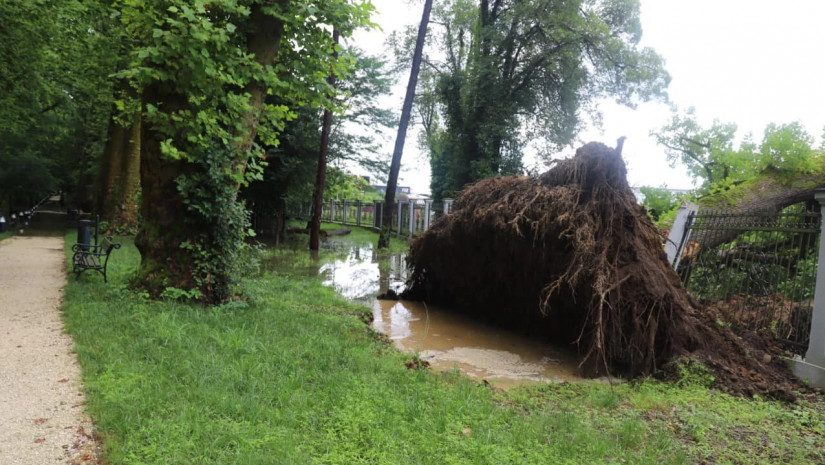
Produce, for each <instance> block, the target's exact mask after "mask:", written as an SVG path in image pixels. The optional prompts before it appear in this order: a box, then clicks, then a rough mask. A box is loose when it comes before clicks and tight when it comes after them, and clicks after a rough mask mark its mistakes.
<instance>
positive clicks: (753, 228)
mask: <svg viewBox="0 0 825 465" xmlns="http://www.w3.org/2000/svg"><path fill="white" fill-rule="evenodd" d="M820 223H821V217H820V213H819V212H818V211H815V210H813V209H811V208H806V206H805V205H804V204H798V205H794V206H792V207H789V208H786V209H784V210H783V211H781V212H779V213H776V212H748V213H735V212H728V211H700V212H697V213H692V214H690V215H689V216H688V219H687V223H686V227H685V232H684V234H683V235H682V239H681V241H679V243H678V250H677V252H676V255H675V260H674V262H675V263H676V269H677V272H678V273H679V275H680V277H681V278H682V282H683V283H684V285H685V288H686V289H687V290H688V292H690V293H691V295H693V296H694V297H695V298H697V299H699V300H700V301H701V302H702V303H704V304H706V305H708V306H711V307H713V308H715V309H716V310H717V311H718V313H719V315H720V318H721V319H722V320H723V322H724V323H727V324H730V325H732V326H736V327H743V328H747V329H752V330H769V331H771V332H772V333H773V334H774V337H775V338H776V339H777V340H778V341H779V342H781V343H782V344H783V345H784V346H785V347H786V348H788V349H789V350H791V351H793V352H794V353H797V354H804V353H805V350H806V349H807V347H808V339H809V335H810V327H811V315H812V312H813V297H814V289H815V286H816V272H817V261H818V248H819V234H820Z"/></svg>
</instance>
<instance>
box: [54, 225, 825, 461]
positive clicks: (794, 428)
mask: <svg viewBox="0 0 825 465" xmlns="http://www.w3.org/2000/svg"><path fill="white" fill-rule="evenodd" d="M353 229H355V228H353ZM359 234H360V233H359ZM375 237H376V235H375V234H372V233H368V234H367V235H366V236H365V240H373V239H374V238H375ZM73 239H74V237H73V235H72V234H68V235H67V236H66V243H67V247H70V246H71V243H72V242H73ZM120 240H121V241H122V242H123V243H124V246H123V248H121V249H120V250H116V251H114V253H113V255H112V258H111V261H110V263H109V266H110V280H109V281H110V282H109V284H108V285H106V284H103V280H102V278H101V277H100V276H98V275H96V274H92V273H86V274H85V275H84V276H83V277H82V278H81V280H80V282H77V283H75V282H74V281H73V280H70V282H69V284H68V286H67V288H66V293H65V303H64V306H63V311H64V316H65V321H66V323H67V328H68V331H69V332H70V333H71V334H72V336H73V337H74V340H75V342H76V347H75V350H76V352H77V354H78V357H79V359H80V363H81V365H82V367H83V373H84V381H85V384H86V391H87V396H88V399H87V407H88V410H89V412H90V413H91V415H92V417H93V419H94V421H95V423H96V425H97V429H98V432H99V433H100V435H101V436H102V437H103V438H104V442H105V450H106V462H105V463H107V464H112V465H115V464H217V463H220V464H227V463H237V464H259V463H260V464H279V463H296V464H306V463H319V464H358V463H363V464H404V465H409V464H419V463H421V464H476V463H478V464H509V463H512V464H533V463H535V464H591V463H615V464H624V463H638V464H657V465H662V464H689V463H742V464H776V463H799V464H803V463H804V464H814V463H825V451H824V449H825V437H824V436H823V435H825V418H823V401H822V400H821V399H820V400H806V401H801V402H800V403H798V404H791V405H788V404H782V403H777V402H769V401H762V400H745V399H740V398H734V397H730V396H728V395H725V394H721V393H718V392H715V391H710V390H708V389H706V388H705V387H704V383H703V376H702V373H701V370H699V371H698V372H697V373H692V374H687V375H686V377H685V379H684V380H683V381H682V382H681V383H678V384H662V383H659V382H656V381H644V382H637V383H625V384H621V385H616V386H609V385H604V384H595V383H574V384H570V383H567V384H550V385H535V386H530V387H524V388H515V389H511V390H510V391H507V392H501V391H494V390H491V389H490V388H488V387H486V386H485V385H483V384H482V383H479V382H477V381H473V380H470V379H468V378H465V377H463V376H461V375H460V374H459V373H457V372H451V373H446V374H434V373H430V372H428V371H417V370H410V369H407V368H406V367H405V366H404V362H405V361H407V360H410V358H411V357H412V355H411V354H402V353H399V352H397V351H396V350H394V349H393V348H392V347H390V346H388V344H387V342H386V341H384V340H382V338H380V337H377V336H376V334H374V333H373V332H372V331H371V330H370V329H369V327H368V326H367V325H366V324H365V323H364V322H363V320H365V319H366V317H367V316H368V312H369V311H368V309H367V308H366V307H362V306H357V305H354V304H351V303H348V302H346V301H344V300H342V299H340V298H339V297H337V296H336V295H335V294H334V293H333V291H331V290H330V289H328V288H325V287H323V286H322V285H321V284H320V280H319V279H318V278H317V277H301V276H299V275H296V274H294V273H291V274H286V273H279V272H278V271H271V272H266V273H264V274H262V275H260V276H257V277H255V278H252V279H248V280H246V281H245V282H244V284H243V287H244V289H245V292H246V294H247V295H248V296H249V302H248V303H244V304H232V305H227V306H224V307H210V308H207V307H203V306H198V305H189V304H182V303H176V302H151V301H148V300H147V299H145V298H144V297H143V296H142V295H141V294H140V293H135V292H133V291H131V290H129V289H128V288H127V282H128V280H129V278H130V276H131V275H132V273H133V271H134V270H135V268H136V266H137V264H138V261H139V255H138V253H137V250H136V249H135V248H134V245H133V244H132V243H131V241H130V240H129V239H127V238H121V239H120ZM323 253H324V252H322V254H323Z"/></svg>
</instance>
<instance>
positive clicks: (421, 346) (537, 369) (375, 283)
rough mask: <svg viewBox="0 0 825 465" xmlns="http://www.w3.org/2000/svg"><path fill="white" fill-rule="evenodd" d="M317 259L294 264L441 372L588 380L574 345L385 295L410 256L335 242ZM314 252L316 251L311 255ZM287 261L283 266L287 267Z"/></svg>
mask: <svg viewBox="0 0 825 465" xmlns="http://www.w3.org/2000/svg"><path fill="white" fill-rule="evenodd" d="M324 247H325V248H326V249H327V250H328V251H329V252H331V253H328V254H325V255H326V258H324V257H322V258H321V259H320V260H318V261H317V262H314V263H312V262H311V263H310V264H309V265H307V266H303V267H298V268H293V269H292V272H294V273H299V274H302V275H315V274H317V275H320V277H321V279H322V280H323V283H324V285H326V286H330V287H333V288H334V289H335V290H336V291H337V292H338V293H339V294H340V295H342V296H343V297H345V298H347V299H349V300H351V301H355V302H360V303H363V304H365V305H367V306H370V307H371V308H372V313H373V317H374V321H373V326H374V328H375V329H376V330H377V331H380V332H381V333H383V334H385V335H386V336H387V337H388V338H389V339H390V340H392V342H393V343H394V344H395V346H396V347H398V348H399V349H401V350H404V351H408V352H414V353H417V354H418V355H419V357H420V358H421V359H422V360H426V361H428V362H429V363H430V367H431V368H432V369H433V370H435V371H447V370H453V369H459V370H460V371H461V372H463V373H464V374H466V375H468V376H470V377H473V378H476V379H479V380H486V381H488V382H489V383H490V384H492V385H494V386H496V387H501V388H507V387H510V386H514V385H520V384H526V383H536V382H559V381H580V380H582V378H581V377H580V376H579V368H578V359H577V356H576V354H575V353H574V352H573V351H572V350H565V349H564V348H558V347H553V346H550V345H547V344H543V343H541V342H539V341H536V340H532V339H529V338H527V337H525V336H523V335H520V334H517V333H514V332H510V331H507V330H504V329H501V328H496V327H494V326H490V325H486V324H484V323H481V322H478V321H474V320H472V319H471V318H468V317H466V316H463V315H460V314H458V313H455V312H451V311H449V309H445V308H440V307H437V306H432V305H428V304H426V303H425V302H411V301H390V300H377V299H376V296H377V295H378V294H380V293H382V292H384V291H386V290H387V289H393V290H395V291H397V292H400V291H402V290H403V288H404V281H405V279H406V277H407V276H406V268H405V262H404V254H383V253H382V254H379V253H378V252H377V251H376V250H375V249H374V247H373V246H372V245H364V244H356V243H353V242H351V241H347V240H346V239H335V240H332V239H331V240H330V241H328V242H327V243H325V244H324ZM307 253H309V252H307ZM288 265H289V264H286V263H283V262H281V263H277V264H275V265H274V267H275V268H278V269H282V268H283V267H286V266H288Z"/></svg>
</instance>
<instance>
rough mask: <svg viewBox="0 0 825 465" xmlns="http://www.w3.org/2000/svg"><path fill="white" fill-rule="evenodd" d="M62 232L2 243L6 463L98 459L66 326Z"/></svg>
mask: <svg viewBox="0 0 825 465" xmlns="http://www.w3.org/2000/svg"><path fill="white" fill-rule="evenodd" d="M65 284H66V271H65V256H64V252H63V238H62V237H22V236H15V237H11V238H8V239H5V240H3V241H0V424H1V425H2V428H0V464H2V465H17V464H26V465H28V464H31V465H49V464H93V463H98V453H97V446H96V444H95V440H94V439H93V437H92V430H93V428H92V423H91V421H90V420H89V418H88V416H87V415H86V414H85V413H84V411H83V408H84V402H85V397H84V395H83V391H82V387H83V386H82V380H81V374H80V367H79V366H78V363H77V357H76V356H75V354H74V353H73V352H72V346H73V342H72V339H71V337H70V336H68V335H67V334H65V332H64V330H63V322H62V320H61V317H60V303H61V299H62V296H63V291H62V289H63V286H65Z"/></svg>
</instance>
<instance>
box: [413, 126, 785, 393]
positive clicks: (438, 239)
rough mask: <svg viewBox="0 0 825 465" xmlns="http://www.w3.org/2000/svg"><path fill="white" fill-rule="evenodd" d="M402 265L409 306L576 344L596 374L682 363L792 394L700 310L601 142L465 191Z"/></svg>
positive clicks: (770, 365)
mask: <svg viewBox="0 0 825 465" xmlns="http://www.w3.org/2000/svg"><path fill="white" fill-rule="evenodd" d="M407 260H408V264H409V266H410V268H411V270H412V273H411V277H410V282H409V286H408V287H409V289H408V291H407V292H406V293H405V298H411V299H417V300H425V301H429V302H433V303H440V304H446V305H450V306H452V307H453V308H456V309H458V310H459V311H463V312H465V313H468V314H471V315H474V316H476V317H478V318H480V319H484V320H488V321H491V322H494V323H497V324H502V325H505V326H508V327H514V328H517V329H521V330H524V331H526V332H528V333H530V334H532V335H535V336H540V337H543V338H546V339H547V340H549V341H552V342H554V343H556V344H562V345H566V344H572V345H574V346H575V347H576V348H577V349H578V351H579V352H580V354H581V355H582V359H583V362H582V363H583V366H586V367H589V369H588V371H590V372H591V373H592V374H597V373H612V374H621V375H624V376H629V377H636V376H643V375H649V374H653V373H656V372H659V373H662V372H665V373H667V372H668V369H669V368H673V363H672V362H673V361H674V360H677V359H679V360H682V359H683V358H682V357H683V356H688V357H691V358H694V359H698V360H699V361H701V362H702V363H704V364H705V366H707V367H709V368H710V369H711V370H712V371H713V372H714V375H715V378H716V380H717V384H718V386H719V387H721V388H722V389H723V390H725V391H728V392H733V393H741V394H746V395H752V394H761V395H766V396H771V397H789V396H791V394H790V393H791V391H792V389H793V388H794V387H795V385H794V383H792V382H790V381H789V378H788V375H787V373H786V371H785V370H784V366H783V365H782V364H781V361H780V360H779V357H777V355H778V349H776V348H774V347H773V346H772V345H771V344H770V343H769V341H768V340H767V339H765V338H762V337H760V336H758V335H755V334H749V335H747V337H740V336H739V335H736V334H734V333H733V332H732V331H730V329H729V328H727V327H724V326H720V325H718V324H717V318H716V316H715V315H714V314H713V311H712V310H708V311H704V310H702V309H698V308H697V304H696V302H694V301H693V299H691V297H690V296H689V295H688V294H687V292H686V291H685V290H684V289H683V287H682V285H681V283H680V281H679V277H678V276H677V274H676V273H675V272H674V271H673V269H672V268H671V267H670V266H669V264H668V263H667V259H666V258H665V257H664V252H663V251H662V237H661V235H660V234H659V232H658V231H657V229H656V227H655V226H654V225H653V223H652V222H651V221H650V220H649V218H648V217H647V215H646V214H645V213H644V211H643V209H642V207H640V206H639V205H637V203H636V199H635V197H634V195H633V193H632V191H631V189H630V186H629V185H628V183H627V178H626V168H625V164H624V161H623V160H622V157H621V154H620V153H619V152H618V151H616V150H614V149H612V148H609V147H607V146H605V145H603V144H600V143H595V142H592V143H589V144H587V145H585V146H584V147H582V148H580V149H579V150H578V151H577V152H576V155H575V156H574V157H572V158H570V159H567V160H563V161H560V162H558V163H557V164H556V165H555V166H554V167H553V168H552V169H550V170H549V171H548V172H546V173H544V174H542V175H541V176H539V177H538V178H531V177H525V176H510V177H504V178H493V179H487V180H483V181H480V182H478V183H476V184H474V185H472V186H469V187H467V188H465V189H464V191H462V193H461V195H460V196H459V197H458V199H457V200H456V202H455V204H454V208H453V211H452V212H451V213H450V215H447V216H445V217H444V218H442V219H441V220H439V221H438V222H437V223H436V224H435V225H434V226H433V227H432V228H430V230H428V231H427V232H426V233H425V234H423V235H422V236H420V237H419V238H418V239H416V240H415V241H414V242H413V244H412V245H411V249H410V254H409V256H408V259H407ZM767 354H771V356H766V355H767ZM663 368H664V370H662V369H663Z"/></svg>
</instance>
